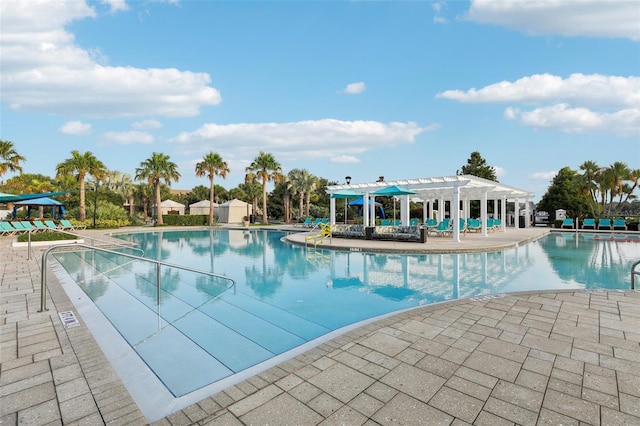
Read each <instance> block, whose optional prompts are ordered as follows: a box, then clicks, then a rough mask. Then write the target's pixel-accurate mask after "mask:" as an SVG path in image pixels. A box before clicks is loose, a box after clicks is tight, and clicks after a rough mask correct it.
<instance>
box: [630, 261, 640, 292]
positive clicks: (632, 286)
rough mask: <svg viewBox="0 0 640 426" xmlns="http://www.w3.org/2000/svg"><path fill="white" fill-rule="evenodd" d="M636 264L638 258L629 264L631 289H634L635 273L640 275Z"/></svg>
mask: <svg viewBox="0 0 640 426" xmlns="http://www.w3.org/2000/svg"><path fill="white" fill-rule="evenodd" d="M638 265H640V260H638V261H637V262H636V263H634V264H633V265H631V290H635V289H636V275H640V271H636V268H637V267H638Z"/></svg>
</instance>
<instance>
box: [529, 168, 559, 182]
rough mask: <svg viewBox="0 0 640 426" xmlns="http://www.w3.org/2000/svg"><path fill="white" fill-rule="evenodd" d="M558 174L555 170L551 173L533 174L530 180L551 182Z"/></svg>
mask: <svg viewBox="0 0 640 426" xmlns="http://www.w3.org/2000/svg"><path fill="white" fill-rule="evenodd" d="M557 174H558V171H557V170H553V171H550V172H536V173H532V174H530V175H529V178H530V179H536V180H546V181H549V180H551V179H553V178H554V177H556V175H557Z"/></svg>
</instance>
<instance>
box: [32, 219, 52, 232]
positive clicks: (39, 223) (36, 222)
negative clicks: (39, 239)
mask: <svg viewBox="0 0 640 426" xmlns="http://www.w3.org/2000/svg"><path fill="white" fill-rule="evenodd" d="M33 225H34V226H35V227H36V228H38V230H39V231H50V230H51V228H49V227H48V226H47V225H45V224H44V223H42V221H40V220H34V221H33Z"/></svg>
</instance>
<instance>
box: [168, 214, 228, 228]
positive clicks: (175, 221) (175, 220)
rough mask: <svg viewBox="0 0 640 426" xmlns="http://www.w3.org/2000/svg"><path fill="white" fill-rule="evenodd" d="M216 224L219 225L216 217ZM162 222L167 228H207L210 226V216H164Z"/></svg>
mask: <svg viewBox="0 0 640 426" xmlns="http://www.w3.org/2000/svg"><path fill="white" fill-rule="evenodd" d="M214 219H215V220H214V223H217V217H214ZM162 221H163V222H164V224H165V225H167V226H207V225H208V224H209V215H206V214H194V215H177V214H168V215H162Z"/></svg>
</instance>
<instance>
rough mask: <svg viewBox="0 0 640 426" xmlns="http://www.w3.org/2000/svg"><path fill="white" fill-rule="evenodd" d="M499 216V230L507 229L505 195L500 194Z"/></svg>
mask: <svg viewBox="0 0 640 426" xmlns="http://www.w3.org/2000/svg"><path fill="white" fill-rule="evenodd" d="M500 218H501V219H502V221H501V225H500V232H505V231H506V230H507V196H506V195H503V196H502V202H501V203H500Z"/></svg>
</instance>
